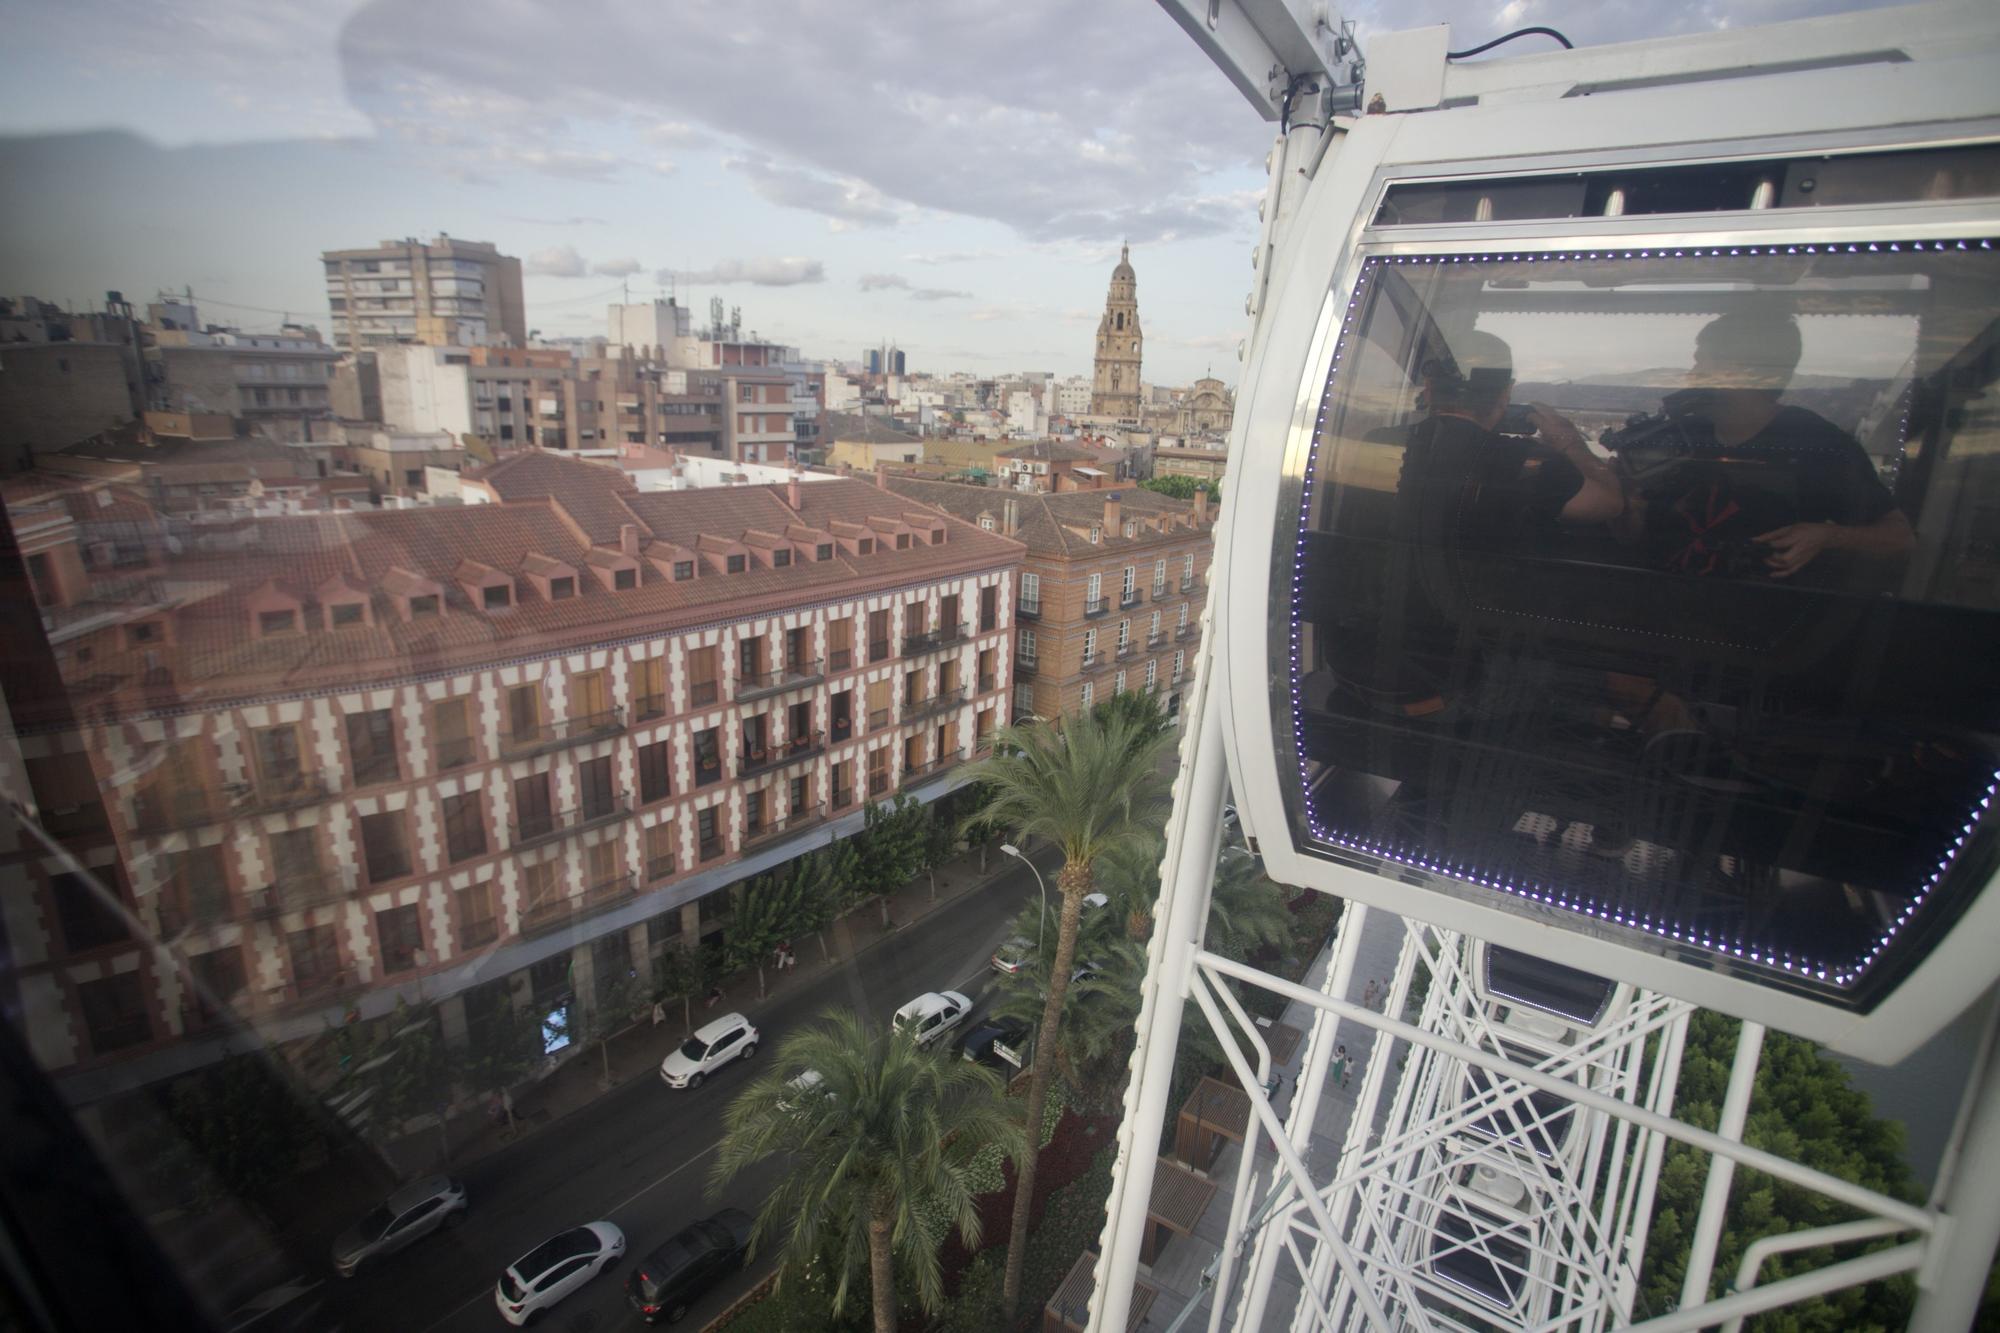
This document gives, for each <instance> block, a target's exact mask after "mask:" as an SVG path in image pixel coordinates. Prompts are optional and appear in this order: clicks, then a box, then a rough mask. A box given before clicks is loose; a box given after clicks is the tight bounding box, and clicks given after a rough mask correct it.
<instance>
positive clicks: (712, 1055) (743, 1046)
mask: <svg viewBox="0 0 2000 1333" xmlns="http://www.w3.org/2000/svg"><path fill="white" fill-rule="evenodd" d="M756 1053H757V1029H756V1028H754V1027H751V1026H750V1020H749V1019H747V1018H745V1017H744V1016H743V1015H741V1014H724V1015H723V1016H722V1017H721V1018H718V1019H716V1020H715V1021H714V1022H713V1023H708V1024H705V1025H703V1026H702V1027H699V1028H697V1029H695V1034H694V1035H693V1036H692V1037H689V1038H688V1039H687V1040H686V1041H684V1042H682V1043H681V1044H680V1045H679V1046H677V1047H675V1048H674V1049H673V1050H672V1051H670V1052H669V1053H668V1054H667V1058H666V1059H664V1060H662V1061H660V1077H661V1078H662V1079H664V1080H666V1084H667V1086H668V1087H670V1088H698V1087H700V1086H701V1085H702V1081H703V1080H704V1079H706V1078H707V1077H708V1076H709V1075H710V1074H713V1073H714V1072H715V1071H716V1070H718V1069H720V1068H722V1067H723V1066H724V1065H726V1064H728V1063H729V1062H730V1061H731V1060H738V1059H742V1060H747V1059H749V1058H750V1057H751V1056H753V1055H755V1054H756Z"/></svg>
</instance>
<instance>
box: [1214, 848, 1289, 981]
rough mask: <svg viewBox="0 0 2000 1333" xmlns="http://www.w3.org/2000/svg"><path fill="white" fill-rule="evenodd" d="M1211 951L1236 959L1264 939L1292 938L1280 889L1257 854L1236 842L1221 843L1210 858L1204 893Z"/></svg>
mask: <svg viewBox="0 0 2000 1333" xmlns="http://www.w3.org/2000/svg"><path fill="white" fill-rule="evenodd" d="M1203 938H1204V939H1205V940H1206V941H1207V948H1208V951H1209V952H1210V953H1219V954H1221V955H1223V956H1224V957H1226V958H1234V959H1236V960H1238V961H1239V962H1240V961H1242V960H1243V959H1245V958H1248V957H1249V956H1250V954H1251V953H1253V952H1254V951H1256V950H1257V949H1258V948H1259V947H1261V946H1263V945H1267V944H1268V945H1277V946H1281V947H1282V946H1283V945H1286V944H1289V943H1290V942H1291V938H1292V914H1291V913H1290V912H1288V911H1286V910H1285V893H1284V890H1283V889H1280V888H1279V887H1278V886H1277V885H1276V884H1274V883H1272V882H1271V881H1270V880H1269V879H1267V878H1265V876H1264V868H1263V866H1261V865H1260V864H1258V861H1257V858H1256V857H1254V856H1252V855H1250V853H1248V852H1246V851H1244V850H1243V849H1242V848H1241V847H1225V848H1223V849H1222V855H1221V856H1220V857H1218V858H1217V860H1216V863H1215V887H1214V888H1213V890H1211V891H1210V893H1209V899H1208V930H1207V932H1206V934H1205V935H1204V936H1203Z"/></svg>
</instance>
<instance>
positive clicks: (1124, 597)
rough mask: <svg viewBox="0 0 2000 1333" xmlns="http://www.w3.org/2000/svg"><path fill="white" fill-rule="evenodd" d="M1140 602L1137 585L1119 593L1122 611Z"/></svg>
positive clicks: (1119, 603) (1119, 605) (1119, 604)
mask: <svg viewBox="0 0 2000 1333" xmlns="http://www.w3.org/2000/svg"><path fill="white" fill-rule="evenodd" d="M1138 604H1139V590H1138V588H1136V587H1133V588H1127V589H1126V590H1125V591H1123V592H1121V593H1119V594H1118V609H1119V610H1120V611H1123V610H1125V609H1126V608H1127V607H1133V606H1137V605H1138Z"/></svg>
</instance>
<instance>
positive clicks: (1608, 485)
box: [1290, 240, 2000, 1008]
mask: <svg viewBox="0 0 2000 1333" xmlns="http://www.w3.org/2000/svg"><path fill="white" fill-rule="evenodd" d="M1996 311H2000V255H1996V254H1995V252H1994V250H1993V248H1992V243H1991V242H1989V241H1984V240H1967V241H1946V242H1934V241H1925V242H1900V243H1891V242H1888V241H1883V242H1879V243H1875V244H1858V245H1849V244H1841V245H1837V246H1828V245H1807V244H1797V245H1777V246H1763V247H1748V246H1746V247H1738V248H1733V249H1728V250H1708V249H1704V250H1681V251H1633V252H1626V253H1592V254H1501V255H1448V256H1447V255H1395V256H1378V257H1374V258H1370V259H1368V260H1366V261H1365V263H1364V265H1363V269H1362V273H1361V277H1360V279H1359V282H1358V285H1357V288H1356V291H1355V293H1354V296H1353V299H1352V301H1351V302H1350V305H1349V309H1348V312H1347V319H1346V324H1345V327H1344V329H1343V330H1342V334H1341V338H1340V342H1339V344H1338V348H1337V351H1336V355H1335V357H1334V362H1333V367H1332V370H1331V372H1330V373H1329V376H1328V380H1327V385H1326V390H1325V394H1324V397H1323V400H1322V407H1321V412H1320V419H1319V427H1318V432H1317V435H1316V438H1315V441H1314V446H1313V452H1312V456H1311V460H1310V463H1309V465H1308V477H1307V485H1306V487H1305V491H1304V495H1305V501H1304V503H1305V512H1304V515H1303V532H1302V534H1301V539H1300V544H1299V548H1298V560H1297V565H1296V575H1295V579H1294V587H1293V593H1294V599H1295V602H1294V625H1295V626H1296V628H1295V629H1294V631H1293V643H1292V661H1293V663H1294V669H1293V674H1292V679H1291V682H1290V684H1291V690H1292V697H1291V701H1290V702H1291V707H1292V710H1293V716H1294V724H1295V734H1296V736H1297V741H1298V747H1299V753H1300V779H1301V782H1302V784H1303V788H1304V792H1305V807H1306V813H1307V818H1308V824H1309V830H1310V835H1311V838H1312V839H1314V840H1316V841H1317V842H1318V843H1319V844H1320V850H1321V851H1323V852H1328V853H1333V854H1339V855H1346V854H1352V853H1364V854H1367V855H1370V856H1375V857H1381V858H1386V859H1388V860H1392V861H1395V862H1399V863H1401V864H1402V865H1403V866H1405V867H1408V868H1410V869H1409V870H1408V871H1404V870H1399V871H1398V873H1399V874H1404V873H1415V874H1419V875H1426V876H1428V877H1429V879H1428V881H1427V882H1429V883H1430V884H1431V885H1432V886H1433V887H1437V888H1440V889H1442V890H1443V891H1446V892H1450V893H1456V894H1459V895H1461V896H1472V897H1477V898H1479V899H1481V900H1482V901H1491V899H1492V892H1493V891H1495V890H1497V891H1500V892H1503V893H1507V894H1512V895H1515V896H1517V897H1519V898H1522V899H1526V900H1529V901H1531V902H1533V903H1535V904H1538V905H1542V907H1543V908H1553V909H1555V910H1556V911H1557V913H1558V915H1559V916H1565V917H1566V918H1567V919H1568V920H1569V921H1571V922H1573V923H1575V924H1576V925H1577V926H1579V927H1580V928H1585V929H1589V930H1591V931H1593V932H1596V933H1600V934H1609V935H1612V936H1614V937H1617V936H1622V937H1624V938H1626V939H1628V940H1640V941H1644V942H1645V943H1646V944H1647V945H1648V947H1651V948H1655V949H1658V950H1660V951H1663V952H1678V953H1679V954H1680V955H1682V956H1683V957H1693V958H1697V959H1701V958H1705V959H1708V960H1710V961H1711V962H1713V963H1715V964H1716V965H1726V966H1728V967H1730V968H1731V969H1733V970H1737V971H1741V972H1746V973H1748V974H1750V975H1753V976H1759V975H1761V976H1762V977H1764V978H1766V979H1768V980H1770V981H1772V982H1773V983H1775V984H1779V985H1784V986H1788V987H1794V988H1803V989H1806V990H1809V991H1815V992H1820V993H1822V994H1823V995H1826V996H1833V997H1838V998H1839V999H1840V1000H1841V1002H1843V1003H1845V1004H1849V1005H1852V1006H1854V1007H1857V1008H1866V1007H1868V1006H1869V1005H1871V1004H1872V1003H1873V1002H1874V1001H1875V1000H1876V999H1878V998H1879V996H1880V994H1881V992H1882V989H1883V988H1884V987H1885V986H1887V985H1889V984H1892V982H1893V979H1894V977H1895V976H1897V975H1899V974H1900V973H1902V972H1903V971H1905V970H1906V969H1907V968H1908V967H1910V966H1913V965H1914V964H1915V962H1917V961H1918V960H1920V959H1921V957H1922V956H1923V954H1924V953H1925V952H1926V951H1927V950H1928V949H1929V948H1930V947H1931V945H1933V944H1934V943H1935V942H1936V940H1937V939H1938V938H1939V937H1940V936H1941V934H1942V932H1943V930H1944V929H1945V928H1946V927H1948V925H1949V923H1950V921H1951V920H1952V919H1953V918H1954V917H1955V915H1956V914H1957V913H1958V912H1959V911H1960V910H1961V909H1962V908H1963V907H1964V905H1965V904H1966V902H1967V901H1969V899H1970V898H1971V896H1972V895H1974V894H1976V893H1977V892H1978V890H1979V888H1980V887H1981V886H1982V885H1983V884H1984V883H1985V881H1986V879H1987V877H1988V874H1989V873H1990V870H1991V865H1992V860H1993V858H1992V845H1991V844H1992V839H1991V836H1990V833H1991V830H1990V827H1989V818H1988V810H1989V806H1990V803H1991V798H1992V794H1993V791H1994V784H1995V775H1996V768H2000V654H1996V652H1995V648H1996V646H2000V634H1996V629H2000V621H1997V620H1996V618H1995V613H1996V610H2000V466H1996V464H2000V417H1996V413H1995V410H1994V406H1993V404H1994V401H1995V399H1994V384H1993V380H1994V375H1995V372H1996V368H2000V336H1996V334H2000V324H1996V319H1995V312H1996Z"/></svg>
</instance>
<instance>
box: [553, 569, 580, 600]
mask: <svg viewBox="0 0 2000 1333" xmlns="http://www.w3.org/2000/svg"><path fill="white" fill-rule="evenodd" d="M574 596H576V580H575V579H573V578H571V577H570V576H569V575H567V574H564V575H561V576H560V577H557V578H552V579H550V580H549V600H550V601H552V602H562V601H567V600H568V599H570V598H572V597H574Z"/></svg>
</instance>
